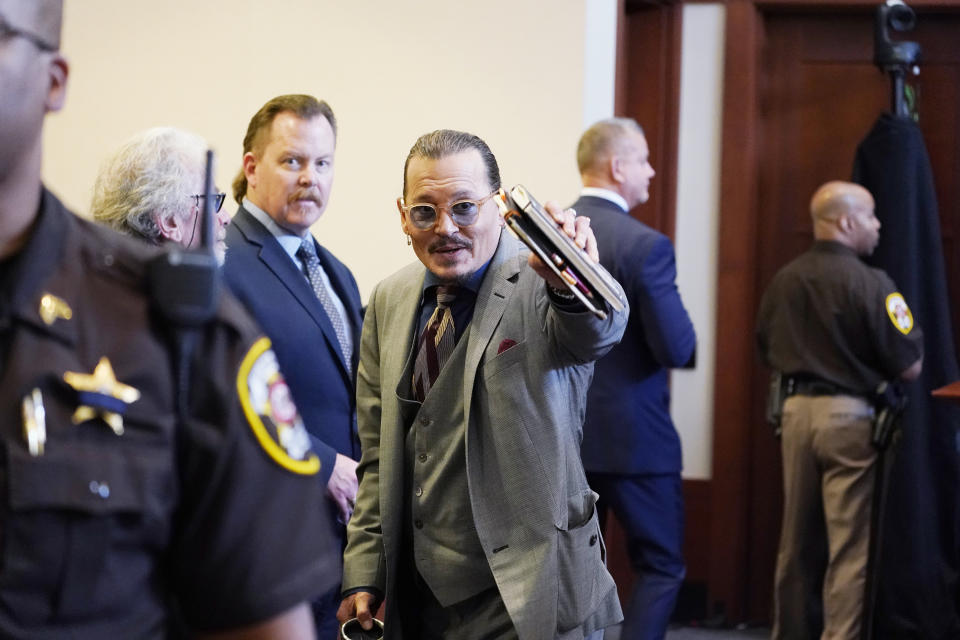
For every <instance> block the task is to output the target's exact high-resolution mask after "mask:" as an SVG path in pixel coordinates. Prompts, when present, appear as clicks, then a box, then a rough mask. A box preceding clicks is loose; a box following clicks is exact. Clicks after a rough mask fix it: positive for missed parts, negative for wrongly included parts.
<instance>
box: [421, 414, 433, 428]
mask: <svg viewBox="0 0 960 640" xmlns="http://www.w3.org/2000/svg"><path fill="white" fill-rule="evenodd" d="M431 422H433V420H431V419H430V418H428V417H426V416H420V424H422V425H423V426H425V427H429V426H430V423H431Z"/></svg>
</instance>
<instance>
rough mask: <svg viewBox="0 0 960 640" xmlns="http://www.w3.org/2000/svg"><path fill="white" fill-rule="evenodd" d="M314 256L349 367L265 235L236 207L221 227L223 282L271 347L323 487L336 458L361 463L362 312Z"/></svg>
mask: <svg viewBox="0 0 960 640" xmlns="http://www.w3.org/2000/svg"><path fill="white" fill-rule="evenodd" d="M317 255H318V257H319V258H320V264H321V265H323V269H324V271H326V273H327V275H328V276H329V278H330V282H331V284H332V285H333V288H334V290H335V291H336V293H337V296H339V298H340V300H341V301H342V302H343V305H344V307H345V308H346V311H347V320H348V330H349V331H350V332H351V334H352V335H353V344H354V345H355V347H354V350H353V358H352V360H353V362H351V363H349V366H348V365H347V363H345V362H344V360H343V355H342V351H341V350H340V345H339V343H338V342H337V335H336V333H335V332H334V329H333V325H332V324H331V323H330V319H329V317H328V316H327V313H326V311H324V309H323V305H322V304H321V303H320V300H319V299H318V298H317V295H316V294H315V293H314V291H313V288H312V287H311V286H310V283H309V282H308V281H307V278H306V276H304V274H303V272H302V271H301V270H300V269H298V268H297V266H296V264H294V262H293V261H292V260H291V259H290V256H289V255H288V254H287V253H286V252H285V251H284V250H283V247H281V246H280V243H279V242H277V239H276V238H275V237H274V236H273V234H272V233H270V230H269V229H267V228H266V227H265V226H263V225H262V224H261V223H260V222H259V221H258V220H257V219H256V218H254V217H253V216H252V215H251V214H250V212H248V211H247V210H246V209H244V208H243V207H240V209H239V210H238V211H237V215H236V216H234V218H233V221H232V222H231V224H230V226H229V227H228V228H227V255H226V259H225V260H224V265H223V275H224V279H225V280H226V282H227V285H228V286H229V287H230V289H231V290H232V291H233V293H234V294H235V295H236V296H237V297H238V298H239V299H240V301H241V302H242V303H243V304H244V305H245V306H246V308H247V310H248V311H249V312H250V313H251V314H252V315H253V317H254V318H256V319H257V322H258V323H259V324H260V327H261V328H262V329H263V331H264V333H266V334H267V336H268V337H269V338H270V341H271V342H272V343H273V350H274V352H275V353H276V354H277V360H278V361H279V363H280V370H281V371H282V372H283V375H284V377H285V378H286V381H287V384H288V385H289V387H290V391H291V393H293V399H294V401H295V402H296V403H297V408H298V409H299V410H300V415H301V416H302V417H303V421H304V424H305V425H306V428H307V431H309V432H310V434H311V436H313V437H312V440H313V444H314V447H315V448H316V449H317V454H318V455H319V456H320V462H321V469H320V474H321V477H322V480H323V482H324V484H326V482H327V481H328V480H329V479H330V474H331V473H332V471H333V465H334V462H335V461H336V454H337V453H342V454H343V455H345V456H349V457H351V458H353V459H355V460H358V459H359V458H360V440H359V438H358V437H357V412H356V398H355V394H354V388H355V382H356V371H357V353H358V351H359V345H360V325H361V321H362V310H361V303H360V291H359V289H357V283H356V281H355V280H354V278H353V274H352V273H350V270H349V269H347V267H346V265H344V264H343V263H342V262H340V261H339V260H337V259H336V258H335V257H333V254H332V253H330V252H329V251H327V250H326V249H324V248H323V247H321V246H319V245H318V247H317Z"/></svg>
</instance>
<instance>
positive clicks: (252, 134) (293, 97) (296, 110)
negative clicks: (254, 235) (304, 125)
mask: <svg viewBox="0 0 960 640" xmlns="http://www.w3.org/2000/svg"><path fill="white" fill-rule="evenodd" d="M288 112H289V113H292V114H294V115H295V116H297V117H298V118H300V119H301V120H312V119H313V118H316V117H317V116H323V117H324V118H326V119H327V122H329V123H330V128H331V129H333V138H334V140H336V138H337V119H336V117H334V115H333V109H331V108H330V105H329V104H327V103H326V102H325V101H323V100H318V99H317V98H314V97H313V96H308V95H305V94H302V93H294V94H288V95H283V96H277V97H276V98H273V99H272V100H270V101H269V102H267V103H266V104H265V105H263V106H262V107H260V110H259V111H257V112H256V113H255V114H254V115H253V117H252V118H250V124H249V125H247V135H245V136H244V137H243V154H244V155H246V154H247V153H248V152H253V154H254V155H255V156H259V155H260V154H261V153H263V148H264V147H265V146H266V139H267V134H269V133H270V128H271V127H272V126H273V121H274V120H275V119H276V117H277V116H278V115H280V114H281V113H288ZM245 195H247V176H246V175H244V173H243V169H240V173H239V174H238V175H237V177H236V178H234V180H233V199H234V200H236V201H237V204H243V197H244V196H245Z"/></svg>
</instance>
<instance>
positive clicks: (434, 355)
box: [413, 285, 460, 402]
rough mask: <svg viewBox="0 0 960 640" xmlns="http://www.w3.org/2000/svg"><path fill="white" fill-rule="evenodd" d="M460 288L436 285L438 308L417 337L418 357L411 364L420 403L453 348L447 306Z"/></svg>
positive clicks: (450, 320)
mask: <svg viewBox="0 0 960 640" xmlns="http://www.w3.org/2000/svg"><path fill="white" fill-rule="evenodd" d="M459 290H460V288H459V287H456V286H442V285H441V286H439V287H437V308H436V309H434V310H433V314H432V315H431V316H430V319H429V320H427V325H426V326H425V327H424V328H423V332H422V333H421V334H420V338H419V339H418V340H417V344H418V345H419V346H418V348H417V359H416V361H415V362H414V363H413V395H414V397H415V398H416V399H417V400H418V401H420V402H423V399H424V398H426V397H427V393H428V392H429V391H430V388H431V387H432V386H433V384H434V383H435V382H436V381H437V377H438V376H439V375H440V371H441V370H443V365H444V364H445V363H446V361H447V359H448V358H449V357H450V354H451V353H453V347H454V346H455V345H456V334H455V328H454V326H453V313H452V312H451V311H450V305H451V304H453V301H454V300H455V299H456V297H457V293H458V292H459Z"/></svg>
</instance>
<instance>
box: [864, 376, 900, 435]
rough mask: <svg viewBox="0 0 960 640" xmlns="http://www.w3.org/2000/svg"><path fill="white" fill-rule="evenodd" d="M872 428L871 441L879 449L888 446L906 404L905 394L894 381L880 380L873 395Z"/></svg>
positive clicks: (898, 426) (897, 428) (897, 427)
mask: <svg viewBox="0 0 960 640" xmlns="http://www.w3.org/2000/svg"><path fill="white" fill-rule="evenodd" d="M873 406H874V413H873V429H872V432H871V438H870V439H871V442H872V443H873V446H874V447H876V448H877V450H879V451H883V450H885V449H886V448H887V447H888V446H890V442H891V441H892V440H893V438H894V436H895V435H896V433H897V431H898V430H899V428H900V418H901V417H902V416H903V411H904V409H906V406H907V394H906V393H904V391H903V387H902V386H900V384H898V383H896V382H881V383H880V385H879V386H878V387H877V390H876V391H875V392H874V397H873Z"/></svg>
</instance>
